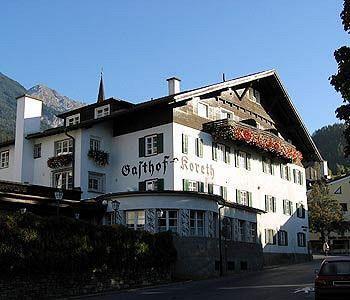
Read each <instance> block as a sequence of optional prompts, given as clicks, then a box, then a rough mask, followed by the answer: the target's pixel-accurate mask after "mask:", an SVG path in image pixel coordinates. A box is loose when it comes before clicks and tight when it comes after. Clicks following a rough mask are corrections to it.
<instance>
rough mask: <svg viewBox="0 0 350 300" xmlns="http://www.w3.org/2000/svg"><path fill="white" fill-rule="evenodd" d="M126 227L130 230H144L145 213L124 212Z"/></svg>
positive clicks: (135, 211) (137, 211)
mask: <svg viewBox="0 0 350 300" xmlns="http://www.w3.org/2000/svg"><path fill="white" fill-rule="evenodd" d="M125 217H126V226H127V227H128V228H130V229H134V230H140V229H145V211H144V210H132V211H126V212H125Z"/></svg>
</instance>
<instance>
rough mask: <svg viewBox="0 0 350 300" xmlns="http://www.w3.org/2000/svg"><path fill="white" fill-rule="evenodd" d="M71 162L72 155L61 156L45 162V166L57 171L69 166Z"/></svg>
mask: <svg viewBox="0 0 350 300" xmlns="http://www.w3.org/2000/svg"><path fill="white" fill-rule="evenodd" d="M72 161H73V154H71V153H69V154H63V155H58V156H54V157H50V158H49V159H48V160H47V166H48V167H49V168H51V169H58V168H63V167H66V166H69V165H70V164H71V163H72Z"/></svg>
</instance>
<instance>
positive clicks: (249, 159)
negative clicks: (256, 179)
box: [246, 153, 252, 171]
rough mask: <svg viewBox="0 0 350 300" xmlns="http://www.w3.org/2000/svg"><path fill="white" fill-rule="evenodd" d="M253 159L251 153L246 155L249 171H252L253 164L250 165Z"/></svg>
mask: <svg viewBox="0 0 350 300" xmlns="http://www.w3.org/2000/svg"><path fill="white" fill-rule="evenodd" d="M251 157H252V156H251V155H250V154H249V153H246V168H247V170H248V171H250V170H251V164H250V161H251Z"/></svg>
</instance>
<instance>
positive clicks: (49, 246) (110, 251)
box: [0, 213, 176, 277]
mask: <svg viewBox="0 0 350 300" xmlns="http://www.w3.org/2000/svg"><path fill="white" fill-rule="evenodd" d="M175 261H176V250H175V248H174V245H173V241H172V236H171V234H170V233H159V234H151V233H149V232H146V231H134V230H130V229H128V228H126V227H124V226H121V225H115V226H99V225H93V224H89V223H86V222H82V221H79V220H74V219H70V218H66V217H49V218H44V217H39V216H36V215H33V214H31V213H26V214H19V213H15V214H4V213H0V266H1V272H0V274H1V275H0V276H3V275H5V276H7V275H9V274H16V273H18V272H21V273H28V274H34V273H41V274H42V273H46V272H55V273H57V272H83V271H87V270H94V271H95V272H105V271H106V270H111V271H114V272H117V273H119V274H121V275H123V276H127V277H128V276H134V275H135V274H138V273H140V272H147V273H152V272H158V273H162V272H168V271H169V269H170V268H171V266H172V264H174V263H175Z"/></svg>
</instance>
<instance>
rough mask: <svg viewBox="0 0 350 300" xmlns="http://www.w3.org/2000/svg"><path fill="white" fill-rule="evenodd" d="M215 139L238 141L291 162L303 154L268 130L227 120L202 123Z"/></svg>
mask: <svg viewBox="0 0 350 300" xmlns="http://www.w3.org/2000/svg"><path fill="white" fill-rule="evenodd" d="M204 130H205V131H207V132H209V133H210V134H211V135H212V137H213V139H214V140H215V141H219V140H226V141H240V142H243V143H244V144H246V145H249V146H252V147H255V148H258V149H260V150H263V151H265V152H269V153H271V154H274V155H276V156H278V157H280V158H283V159H286V160H288V161H293V162H301V160H302V159H303V155H302V153H301V152H299V151H298V150H297V149H296V148H295V147H294V146H293V145H291V144H290V143H288V142H286V141H285V140H283V139H281V138H280V137H278V136H275V135H274V134H272V133H270V132H266V131H263V130H259V129H257V128H253V127H251V126H248V125H245V124H241V123H238V122H234V121H231V120H230V121H229V120H226V119H225V120H218V121H214V122H210V123H206V124H204Z"/></svg>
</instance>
